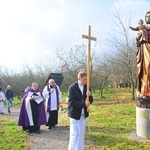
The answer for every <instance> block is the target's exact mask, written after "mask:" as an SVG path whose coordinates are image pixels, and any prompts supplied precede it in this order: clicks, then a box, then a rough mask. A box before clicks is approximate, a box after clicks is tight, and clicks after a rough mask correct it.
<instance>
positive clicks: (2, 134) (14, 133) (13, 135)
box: [0, 117, 29, 150]
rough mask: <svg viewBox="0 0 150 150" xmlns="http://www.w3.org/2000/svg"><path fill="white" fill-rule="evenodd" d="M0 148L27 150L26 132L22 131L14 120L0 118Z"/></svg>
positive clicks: (4, 149)
mask: <svg viewBox="0 0 150 150" xmlns="http://www.w3.org/2000/svg"><path fill="white" fill-rule="evenodd" d="M0 149H1V150H27V149H29V148H28V143H27V133H25V132H23V131H22V130H21V128H20V127H18V126H17V125H16V122H14V121H11V120H8V119H5V118H2V117H1V118H0Z"/></svg>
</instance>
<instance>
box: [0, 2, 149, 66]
mask: <svg viewBox="0 0 150 150" xmlns="http://www.w3.org/2000/svg"><path fill="white" fill-rule="evenodd" d="M114 10H118V11H120V12H121V13H123V14H124V15H125V14H126V12H131V13H134V16H135V17H134V18H133V20H132V25H133V26H137V21H138V19H143V20H144V15H145V13H146V12H147V11H150V1H149V0H104V1H101V0H0V66H5V67H9V68H16V67H17V68H18V67H19V66H21V65H22V64H24V63H25V62H26V63H29V64H32V63H34V64H35V63H40V64H43V65H47V64H48V62H49V60H50V59H52V58H55V52H56V50H57V49H61V48H62V49H64V50H66V51H69V50H70V48H74V46H75V45H80V44H81V43H82V41H84V42H86V40H85V39H82V38H81V37H82V34H87V28H88V25H91V28H92V36H95V37H97V43H98V45H97V46H98V49H100V50H102V51H103V50H104V48H105V47H106V42H107V41H106V38H107V36H108V33H109V30H110V29H111V23H112V20H113V17H112V15H111V14H112V12H114Z"/></svg>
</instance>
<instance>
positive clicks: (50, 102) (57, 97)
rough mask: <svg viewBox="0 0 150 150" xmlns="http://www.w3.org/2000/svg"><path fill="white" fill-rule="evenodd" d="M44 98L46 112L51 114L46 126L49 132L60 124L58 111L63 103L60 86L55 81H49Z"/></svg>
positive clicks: (44, 91)
mask: <svg viewBox="0 0 150 150" xmlns="http://www.w3.org/2000/svg"><path fill="white" fill-rule="evenodd" d="M43 96H44V98H45V99H46V110H47V113H49V117H48V121H47V124H46V126H49V128H48V129H49V130H50V129H52V128H53V127H55V125H56V124H57V123H58V109H59V103H60V101H61V92H60V89H59V86H58V85H56V83H55V81H54V80H53V79H50V80H49V84H48V85H47V86H45V88H44V90H43Z"/></svg>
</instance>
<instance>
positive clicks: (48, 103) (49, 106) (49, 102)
mask: <svg viewBox="0 0 150 150" xmlns="http://www.w3.org/2000/svg"><path fill="white" fill-rule="evenodd" d="M54 89H55V90H56V98H57V110H58V109H59V105H58V103H59V98H58V88H57V86H56V85H55V86H54ZM47 91H49V98H48V102H47V112H50V111H51V93H50V88H49V85H48V86H47Z"/></svg>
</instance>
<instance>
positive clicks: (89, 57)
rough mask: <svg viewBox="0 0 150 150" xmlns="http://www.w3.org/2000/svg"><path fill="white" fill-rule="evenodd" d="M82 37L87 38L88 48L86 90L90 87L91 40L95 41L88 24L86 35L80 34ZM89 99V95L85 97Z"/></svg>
mask: <svg viewBox="0 0 150 150" xmlns="http://www.w3.org/2000/svg"><path fill="white" fill-rule="evenodd" d="M82 38H85V39H88V48H87V91H89V87H90V72H91V71H90V69H91V66H90V64H91V40H93V41H96V38H95V37H92V36H91V26H90V25H89V26H88V35H84V34H82ZM87 100H89V97H87Z"/></svg>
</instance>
